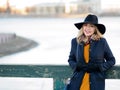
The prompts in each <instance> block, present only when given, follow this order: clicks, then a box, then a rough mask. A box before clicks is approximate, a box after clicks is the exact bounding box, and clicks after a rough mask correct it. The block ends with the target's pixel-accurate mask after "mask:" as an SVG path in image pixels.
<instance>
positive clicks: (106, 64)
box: [67, 38, 115, 90]
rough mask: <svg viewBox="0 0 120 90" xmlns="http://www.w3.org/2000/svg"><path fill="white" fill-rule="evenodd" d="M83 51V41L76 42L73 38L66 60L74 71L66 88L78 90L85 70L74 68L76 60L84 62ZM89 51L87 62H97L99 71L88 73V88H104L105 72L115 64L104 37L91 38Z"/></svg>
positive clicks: (102, 89)
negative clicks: (98, 38) (96, 39)
mask: <svg viewBox="0 0 120 90" xmlns="http://www.w3.org/2000/svg"><path fill="white" fill-rule="evenodd" d="M83 51H84V43H80V44H77V42H76V38H73V39H72V41H71V51H70V55H69V59H68V62H69V65H70V67H71V68H72V69H73V71H74V73H73V76H72V77H71V80H70V84H69V87H68V88H69V89H67V90H79V88H80V85H81V83H82V79H83V76H84V74H85V72H84V71H82V70H81V71H79V72H78V71H76V70H75V68H76V63H77V62H78V61H80V62H81V63H83V64H84V63H85V61H84V57H83V56H84V55H83ZM89 52H90V56H89V59H90V60H89V63H96V64H99V67H100V71H99V72H92V73H90V90H105V72H106V71H107V70H108V69H110V68H111V67H112V66H113V65H114V64H115V58H114V56H113V54H112V52H111V50H110V48H109V45H108V43H107V41H106V39H105V38H101V39H100V40H98V41H95V40H91V41H90V51H89Z"/></svg>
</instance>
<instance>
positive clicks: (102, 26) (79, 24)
mask: <svg viewBox="0 0 120 90" xmlns="http://www.w3.org/2000/svg"><path fill="white" fill-rule="evenodd" d="M85 23H90V22H81V23H75V24H74V25H75V26H76V27H77V28H78V29H79V30H80V29H81V27H82V26H83V24H85ZM92 24H94V23H92ZM94 25H95V26H96V27H97V28H98V30H99V32H100V33H101V34H104V33H105V31H106V27H105V26H104V25H103V24H94Z"/></svg>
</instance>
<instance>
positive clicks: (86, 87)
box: [80, 44, 90, 90]
mask: <svg viewBox="0 0 120 90" xmlns="http://www.w3.org/2000/svg"><path fill="white" fill-rule="evenodd" d="M89 48H90V44H87V45H85V46H84V59H85V62H86V63H88V62H89ZM89 76H90V75H89V73H85V75H84V77H83V80H82V84H81V86H80V90H90V82H89Z"/></svg>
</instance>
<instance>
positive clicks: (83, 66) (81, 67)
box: [76, 62, 87, 72]
mask: <svg viewBox="0 0 120 90" xmlns="http://www.w3.org/2000/svg"><path fill="white" fill-rule="evenodd" d="M80 70H83V71H86V70H87V64H84V63H81V62H77V64H76V71H78V72H79V71H80Z"/></svg>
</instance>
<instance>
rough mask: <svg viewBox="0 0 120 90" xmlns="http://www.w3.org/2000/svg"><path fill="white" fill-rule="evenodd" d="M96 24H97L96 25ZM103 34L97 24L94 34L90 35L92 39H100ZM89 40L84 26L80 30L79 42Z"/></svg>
mask: <svg viewBox="0 0 120 90" xmlns="http://www.w3.org/2000/svg"><path fill="white" fill-rule="evenodd" d="M94 26H95V25H94ZM102 37H103V35H102V34H101V33H100V31H99V30H98V28H97V27H96V26H95V32H94V34H93V35H92V36H91V37H90V38H91V39H92V40H99V39H100V38H102ZM88 40H89V38H88V37H86V36H85V35H84V33H83V28H81V29H80V30H79V31H78V35H77V42H78V43H81V42H84V43H86V42H87V41H88Z"/></svg>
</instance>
